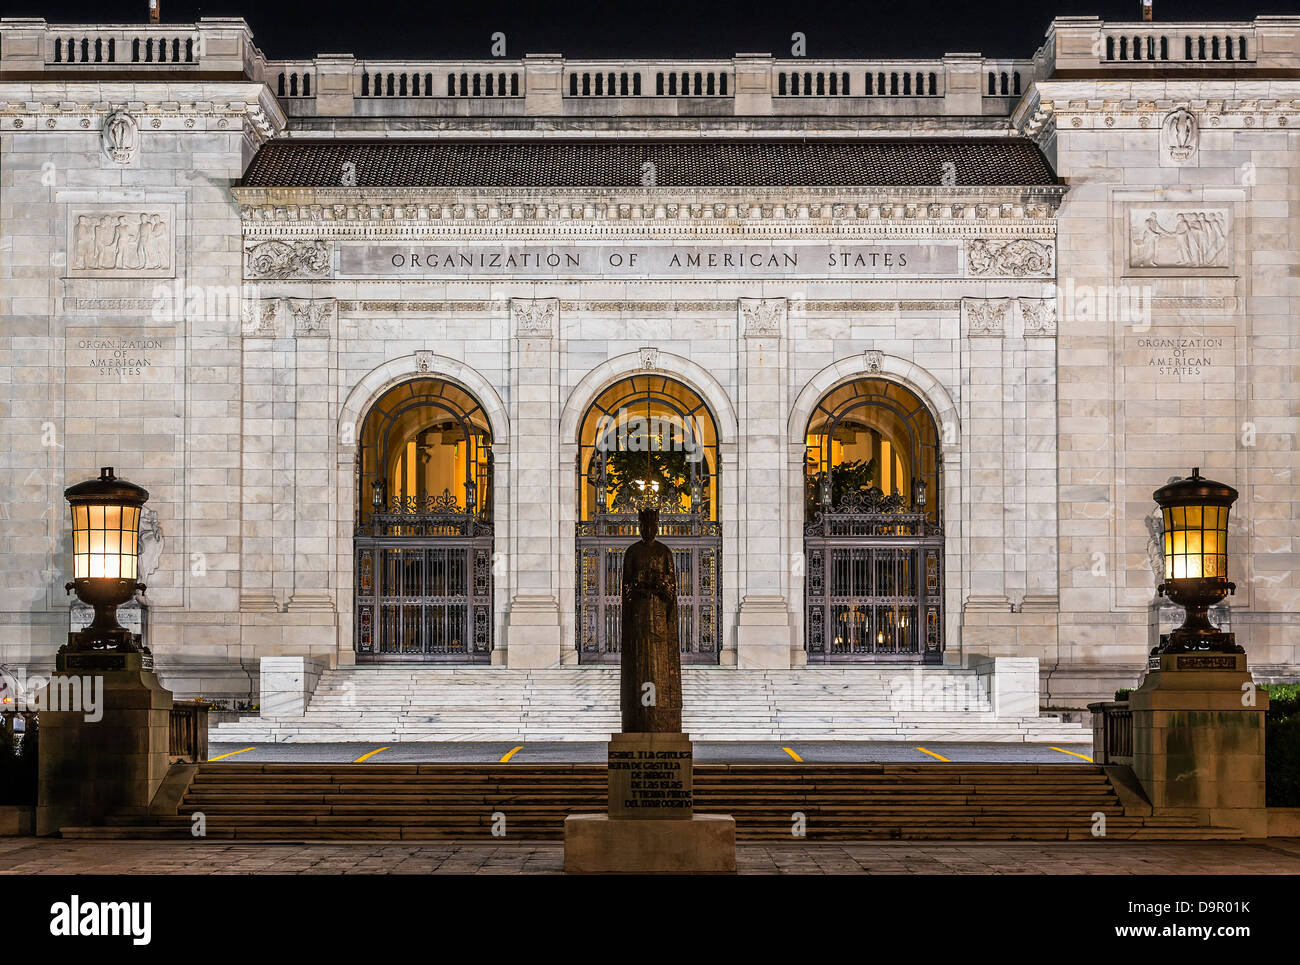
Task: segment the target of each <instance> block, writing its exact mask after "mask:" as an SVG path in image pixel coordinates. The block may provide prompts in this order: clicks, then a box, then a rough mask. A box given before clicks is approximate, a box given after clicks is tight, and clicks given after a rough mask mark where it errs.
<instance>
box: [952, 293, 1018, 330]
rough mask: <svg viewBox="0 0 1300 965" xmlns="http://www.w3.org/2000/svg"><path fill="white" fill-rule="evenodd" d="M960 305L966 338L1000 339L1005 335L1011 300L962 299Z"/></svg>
mask: <svg viewBox="0 0 1300 965" xmlns="http://www.w3.org/2000/svg"><path fill="white" fill-rule="evenodd" d="M961 305H962V314H964V315H965V316H966V336H967V337H968V338H1001V337H1002V336H1003V335H1004V334H1005V332H1006V323H1007V314H1008V312H1009V311H1010V309H1011V299H1009V298H963V299H962V300H961Z"/></svg>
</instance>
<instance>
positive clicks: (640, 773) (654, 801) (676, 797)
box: [609, 734, 693, 820]
mask: <svg viewBox="0 0 1300 965" xmlns="http://www.w3.org/2000/svg"><path fill="white" fill-rule="evenodd" d="M691 777H692V756H691V742H690V740H689V739H687V738H686V737H685V735H682V734H616V735H615V736H614V739H613V740H611V741H610V743H609V816H610V817H611V818H658V819H660V820H663V819H664V818H682V819H689V818H690V817H691V812H692V803H693V799H692V781H691Z"/></svg>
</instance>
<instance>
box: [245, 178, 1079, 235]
mask: <svg viewBox="0 0 1300 965" xmlns="http://www.w3.org/2000/svg"><path fill="white" fill-rule="evenodd" d="M1065 191H1066V188H1065V187H1064V186H1063V185H1062V186H1052V187H1035V188H1000V189H999V188H979V189H975V188H964V189H952V188H948V189H943V188H888V187H882V188H872V187H864V188H848V189H846V188H816V187H814V188H808V187H794V188H761V189H754V188H657V189H636V188H562V189H556V188H461V189H455V188H247V187H238V186H236V187H234V188H232V189H231V194H232V195H233V196H234V197H235V199H236V200H237V201H238V202H239V205H240V207H239V213H240V218H241V219H242V220H243V221H244V222H245V230H246V231H248V230H254V229H255V228H256V226H260V225H262V224H272V225H274V227H275V229H276V230H279V229H280V228H282V227H283V226H284V225H285V224H286V223H295V222H299V223H309V224H313V225H318V224H320V223H322V222H324V223H331V222H333V223H346V224H362V225H365V224H370V223H373V222H386V223H391V222H399V223H400V222H409V223H417V224H426V223H441V224H450V223H457V224H460V223H465V224H473V223H475V222H494V223H498V224H499V223H500V222H512V223H519V224H537V223H539V222H545V223H550V224H554V225H564V226H568V225H579V226H597V225H598V226H606V225H610V224H622V223H628V222H633V223H645V224H683V225H691V226H692V230H697V228H696V226H698V225H702V224H708V223H710V222H716V223H719V224H726V225H727V226H728V228H729V233H732V232H734V227H733V226H740V225H747V224H748V225H754V226H757V225H764V226H767V225H771V224H777V225H781V226H783V227H784V226H787V225H799V224H804V225H827V224H839V225H843V224H850V225H852V224H857V225H873V226H890V225H898V224H915V223H920V222H926V223H933V222H952V223H961V224H974V223H975V222H994V223H996V222H998V221H1017V222H1049V221H1051V220H1052V219H1053V218H1054V217H1055V215H1056V211H1057V208H1058V207H1059V206H1060V202H1061V198H1062V197H1063V196H1064V194H1065ZM859 198H868V199H869V200H866V201H860V200H858V199H859ZM313 230H315V229H313Z"/></svg>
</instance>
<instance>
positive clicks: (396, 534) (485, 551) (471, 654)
mask: <svg viewBox="0 0 1300 965" xmlns="http://www.w3.org/2000/svg"><path fill="white" fill-rule="evenodd" d="M354 543H355V550H356V552H355V557H356V566H357V572H356V594H357V618H356V621H357V622H356V652H357V659H358V661H359V662H362V663H367V662H381V661H382V662H386V663H387V662H400V661H403V660H409V661H418V662H432V663H436V662H446V663H487V662H489V661H490V659H491V650H492V623H493V620H492V523H491V522H490V521H489V520H486V519H484V518H483V517H481V516H479V515H477V514H476V513H474V512H472V511H467V510H463V509H459V508H458V507H457V504H456V500H455V498H454V497H452V495H451V493H450V492H448V491H444V492H443V494H442V495H441V496H436V497H430V496H428V495H427V494H421V495H419V496H417V497H410V498H407V499H405V500H398V501H394V502H392V503H390V504H389V505H387V506H386V507H384V508H383V509H382V510H380V511H375V512H373V513H371V514H370V517H369V518H368V519H367V520H366V522H365V523H364V524H363V525H362V526H361V527H360V528H359V529H358V530H357V534H356V537H355V540H354Z"/></svg>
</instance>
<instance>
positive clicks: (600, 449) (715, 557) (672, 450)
mask: <svg viewBox="0 0 1300 965" xmlns="http://www.w3.org/2000/svg"><path fill="white" fill-rule="evenodd" d="M577 474H578V479H577V494H578V505H577V507H576V510H577V520H578V522H577V534H576V538H577V586H576V590H577V592H576V602H577V647H578V659H579V662H581V663H617V662H618V658H619V650H620V640H619V637H620V634H621V623H622V605H621V593H622V569H623V554H624V552H625V551H626V550H627V547H628V546H630V545H631V544H632V542H633V541H634V540H636V539H637V538H638V534H637V507H638V506H639V505H640V504H642V503H647V502H649V503H652V504H654V505H656V506H657V507H658V508H659V538H660V539H661V540H662V541H663V542H664V543H665V544H666V545H667V546H668V547H669V549H671V550H672V551H673V559H674V562H675V564H676V567H677V587H678V597H677V602H678V617H679V620H680V621H681V622H680V627H679V629H680V637H681V646H682V660H683V662H685V663H717V662H718V654H719V651H720V649H721V644H722V639H721V638H722V633H721V627H722V587H721V578H720V577H721V562H722V526H721V523H720V522H719V515H718V509H719V506H718V495H719V492H720V490H719V488H718V430H717V425H716V423H715V421H714V418H713V414H712V413H711V412H710V411H709V408H708V406H707V405H706V404H705V403H704V400H703V399H701V398H700V396H699V395H698V393H696V392H695V391H694V390H693V389H691V388H689V387H687V386H685V385H683V384H682V383H680V382H677V381H675V380H673V379H670V378H667V377H665V376H660V375H634V376H632V377H630V378H626V379H623V380H621V381H619V382H616V383H615V384H614V385H612V386H610V387H609V388H607V389H605V390H604V391H603V392H601V393H600V395H599V396H597V398H596V399H595V401H594V402H593V403H592V404H591V406H590V407H589V408H588V409H587V413H586V415H585V416H584V417H583V420H582V423H581V425H580V427H579V430H578V465H577Z"/></svg>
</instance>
